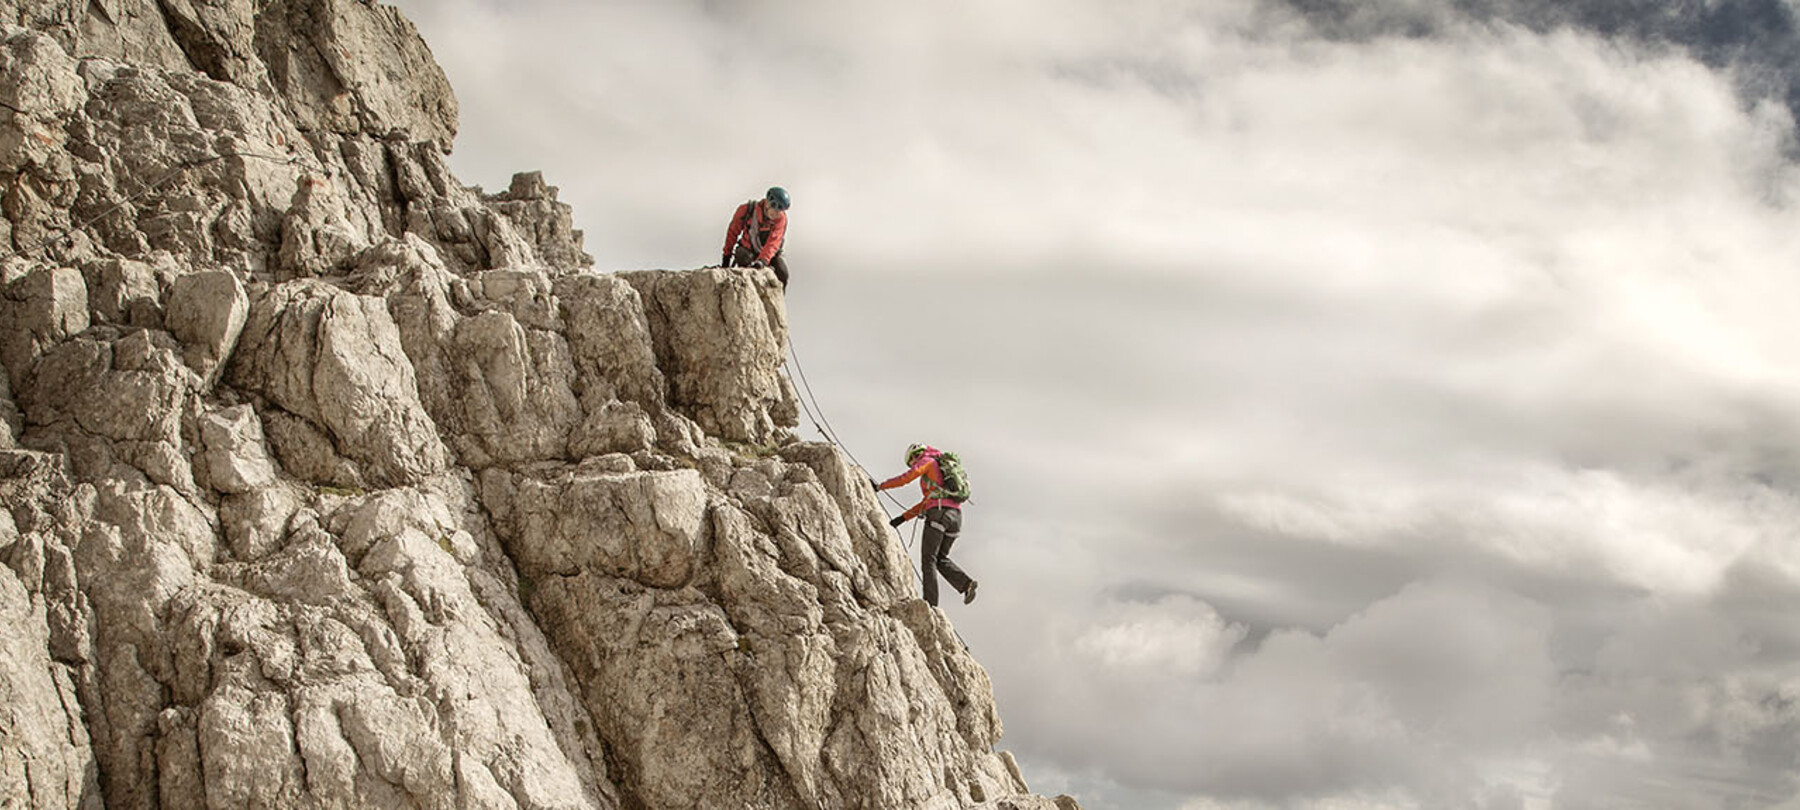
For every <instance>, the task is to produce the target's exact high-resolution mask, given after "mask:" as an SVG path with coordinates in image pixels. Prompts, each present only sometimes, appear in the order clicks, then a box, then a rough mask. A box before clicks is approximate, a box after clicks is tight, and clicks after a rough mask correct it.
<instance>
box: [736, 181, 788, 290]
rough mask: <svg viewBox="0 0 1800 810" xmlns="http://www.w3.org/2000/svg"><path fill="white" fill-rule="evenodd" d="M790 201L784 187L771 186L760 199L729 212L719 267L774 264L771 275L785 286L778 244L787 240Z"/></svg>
mask: <svg viewBox="0 0 1800 810" xmlns="http://www.w3.org/2000/svg"><path fill="white" fill-rule="evenodd" d="M790 204H791V201H790V198H789V197H788V193H787V189H784V188H782V187H781V186H774V187H772V188H770V189H769V193H767V194H765V195H763V198H762V199H761V200H750V201H749V202H746V203H744V204H743V205H740V206H738V207H737V211H736V212H735V213H733V214H732V215H731V226H730V227H728V228H726V229H725V251H724V252H723V253H722V254H720V256H719V266H720V267H730V266H731V265H732V264H733V262H735V263H736V264H737V266H739V267H774V268H775V277H776V278H778V279H781V287H782V289H786V288H787V282H788V268H787V260H786V259H783V258H781V248H782V243H783V242H785V241H787V225H788V222H787V210H788V206H789V205H790Z"/></svg>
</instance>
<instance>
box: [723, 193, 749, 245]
mask: <svg viewBox="0 0 1800 810" xmlns="http://www.w3.org/2000/svg"><path fill="white" fill-rule="evenodd" d="M749 209H750V204H749V203H742V204H740V205H738V207H737V211H735V212H733V213H732V215H731V224H730V225H728V226H726V228H725V249H724V250H722V251H720V252H719V255H721V256H729V255H731V249H732V247H734V246H736V245H737V241H738V237H739V236H740V235H742V234H743V233H744V224H745V222H746V221H747V220H748V219H749V213H750V211H749Z"/></svg>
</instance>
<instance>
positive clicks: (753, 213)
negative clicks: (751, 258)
mask: <svg viewBox="0 0 1800 810" xmlns="http://www.w3.org/2000/svg"><path fill="white" fill-rule="evenodd" d="M756 202H757V201H756V200H751V201H749V202H747V203H744V204H745V205H748V206H750V211H749V213H747V214H745V215H744V237H743V238H744V241H745V242H747V243H748V244H749V245H750V250H751V252H753V253H757V254H761V253H762V249H763V240H762V230H761V229H762V216H761V211H762V209H761V208H759V207H757V205H756Z"/></svg>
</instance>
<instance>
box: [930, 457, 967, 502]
mask: <svg viewBox="0 0 1800 810" xmlns="http://www.w3.org/2000/svg"><path fill="white" fill-rule="evenodd" d="M937 463H938V472H940V473H943V475H944V485H943V487H941V488H940V489H941V491H942V492H943V493H944V497H946V498H949V499H951V500H954V501H956V502H957V503H962V502H963V501H966V500H968V499H969V473H968V472H967V471H966V470H964V469H963V465H962V459H960V458H957V457H956V454H955V453H951V452H944V451H941V452H939V453H938V457H937Z"/></svg>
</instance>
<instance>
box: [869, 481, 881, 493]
mask: <svg viewBox="0 0 1800 810" xmlns="http://www.w3.org/2000/svg"><path fill="white" fill-rule="evenodd" d="M869 488H870V489H873V490H875V491H876V492H880V491H881V482H880V481H877V480H875V479H873V478H871V479H869Z"/></svg>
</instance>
